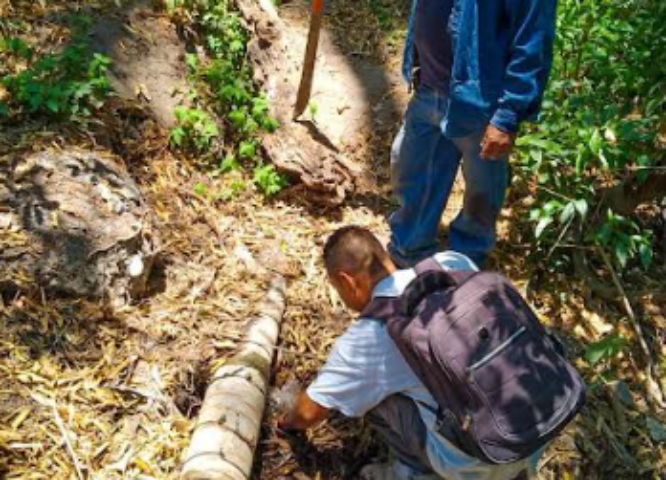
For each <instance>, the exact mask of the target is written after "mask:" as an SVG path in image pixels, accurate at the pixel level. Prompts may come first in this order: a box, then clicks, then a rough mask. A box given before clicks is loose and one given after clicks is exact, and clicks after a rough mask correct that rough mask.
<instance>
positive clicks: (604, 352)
mask: <svg viewBox="0 0 666 480" xmlns="http://www.w3.org/2000/svg"><path fill="white" fill-rule="evenodd" d="M625 345H626V340H625V339H624V338H622V337H621V336H620V335H618V334H611V335H608V336H606V337H605V338H603V339H601V340H599V341H598V342H594V343H591V344H589V345H588V346H587V348H586V349H585V353H584V358H585V361H586V362H587V363H588V364H589V365H590V366H591V367H601V369H599V370H598V373H597V374H596V375H595V380H594V382H593V385H592V386H593V387H596V386H598V385H600V384H603V383H606V382H609V381H612V380H613V379H614V373H613V370H612V368H611V362H612V360H613V359H615V358H616V357H617V356H618V355H619V354H620V352H621V351H622V349H623V348H624V347H625Z"/></svg>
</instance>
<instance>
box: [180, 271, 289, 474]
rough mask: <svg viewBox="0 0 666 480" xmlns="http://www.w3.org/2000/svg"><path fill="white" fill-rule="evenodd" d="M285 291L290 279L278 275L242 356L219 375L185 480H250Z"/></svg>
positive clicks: (189, 456)
mask: <svg viewBox="0 0 666 480" xmlns="http://www.w3.org/2000/svg"><path fill="white" fill-rule="evenodd" d="M284 290H285V280H284V277H282V276H281V275H276V276H275V277H274V279H273V281H272V284H271V286H270V289H269V291H268V293H267V294H266V297H265V299H264V302H263V303H262V305H261V306H260V308H259V313H258V315H257V317H256V318H255V319H254V321H253V322H252V323H251V325H250V327H249V329H248V331H247V333H246V335H245V338H244V341H243V342H242V343H241V345H240V346H239V348H238V352H237V353H236V355H235V356H234V357H233V358H232V359H231V360H230V361H228V362H227V363H226V364H225V365H223V366H222V367H220V368H219V369H218V370H217V371H216V372H215V374H214V375H213V378H212V379H211V382H210V385H209V386H208V389H207V391H206V396H205V398H204V401H203V404H202V406H201V411H200V413H199V418H198V420H197V425H196V427H195V430H194V434H193V435H192V441H191V443H190V447H189V448H188V450H187V452H186V453H185V460H184V463H183V470H182V477H181V478H183V480H246V479H248V478H249V477H250V472H251V470H252V462H253V457H254V450H255V448H256V445H257V440H258V437H259V430H260V427H261V419H262V417H263V413H264V407H265V405H266V392H267V390H268V384H269V376H270V366H271V363H272V360H273V351H274V350H275V343H276V342H277V337H278V331H279V325H280V322H281V319H282V314H283V313H284V308H285V300H284Z"/></svg>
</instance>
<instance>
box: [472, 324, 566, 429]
mask: <svg viewBox="0 0 666 480" xmlns="http://www.w3.org/2000/svg"><path fill="white" fill-rule="evenodd" d="M467 372H468V378H469V387H470V389H472V390H473V391H474V394H473V396H475V397H477V398H480V399H481V400H482V403H483V404H484V410H485V411H486V416H489V417H490V418H487V419H486V420H485V421H492V422H494V424H495V425H496V428H497V430H498V431H499V432H500V433H501V434H502V436H503V437H504V438H506V439H514V440H518V441H524V442H530V441H531V440H532V439H535V438H539V437H541V436H543V435H545V434H547V433H548V431H549V430H551V429H552V427H553V426H556V425H558V424H559V420H560V416H561V413H562V412H565V411H567V407H568V404H569V400H570V387H571V386H572V385H566V384H565V382H566V381H567V379H570V372H569V371H568V365H567V364H566V362H564V361H563V360H562V358H561V357H560V356H559V355H557V354H556V353H555V351H554V350H553V349H552V348H551V347H550V346H549V344H548V343H546V342H545V341H544V337H543V335H542V334H541V333H540V332H534V331H533V330H532V329H530V328H529V327H528V326H526V325H523V326H521V327H520V328H519V329H517V330H516V331H515V332H514V333H513V334H511V335H510V336H509V337H508V338H507V339H506V340H505V341H504V342H502V343H501V344H500V346H499V347H497V348H495V349H494V350H492V351H491V352H489V354H487V355H485V356H484V357H483V358H482V359H480V360H478V361H476V362H475V363H473V364H472V365H470V366H469V367H468V369H467Z"/></svg>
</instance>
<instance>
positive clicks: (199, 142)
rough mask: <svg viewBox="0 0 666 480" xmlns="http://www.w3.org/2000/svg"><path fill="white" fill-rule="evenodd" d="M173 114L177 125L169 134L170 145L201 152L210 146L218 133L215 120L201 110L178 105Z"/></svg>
mask: <svg viewBox="0 0 666 480" xmlns="http://www.w3.org/2000/svg"><path fill="white" fill-rule="evenodd" d="M175 115H176V121H177V126H176V127H175V128H174V129H173V130H171V135H170V136H169V141H170V143H171V145H173V146H175V147H178V148H181V149H184V150H191V151H193V152H196V153H201V152H204V151H205V150H206V149H208V148H210V146H211V145H212V143H213V141H214V140H215V139H216V138H217V137H218V136H219V135H220V130H219V128H218V126H217V124H216V123H215V121H214V120H213V119H212V118H211V117H210V115H208V114H207V113H206V112H204V111H203V110H199V109H196V108H186V107H182V106H179V107H176V110H175Z"/></svg>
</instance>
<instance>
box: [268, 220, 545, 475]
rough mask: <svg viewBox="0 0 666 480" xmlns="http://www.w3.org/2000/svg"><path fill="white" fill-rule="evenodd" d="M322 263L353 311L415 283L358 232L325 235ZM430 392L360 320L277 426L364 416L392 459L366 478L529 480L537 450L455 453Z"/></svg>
mask: <svg viewBox="0 0 666 480" xmlns="http://www.w3.org/2000/svg"><path fill="white" fill-rule="evenodd" d="M434 259H435V260H436V262H437V263H439V265H441V267H442V268H443V270H445V271H475V270H476V266H475V265H474V263H473V262H472V261H471V260H470V259H468V258H467V257H465V256H464V255H461V254H459V253H455V252H450V251H449V252H442V253H439V254H437V255H435V256H434ZM324 261H325V264H326V269H327V273H328V277H329V280H330V282H331V283H332V284H333V286H334V287H335V289H336V290H337V291H338V293H339V294H340V296H341V297H342V300H343V301H344V303H345V304H346V305H347V306H348V307H349V308H351V309H352V310H354V311H357V312H362V311H363V310H364V309H366V307H367V306H368V305H369V304H370V303H371V302H372V300H373V299H375V298H378V297H382V298H385V297H400V296H401V294H402V293H403V292H404V291H405V289H406V288H407V287H408V285H409V284H410V283H411V282H412V281H413V280H414V279H415V278H416V273H415V271H414V270H412V269H407V270H398V269H397V268H396V266H395V265H394V263H393V262H392V261H391V258H390V256H389V255H388V254H387V252H386V250H385V249H384V248H383V247H382V245H381V244H380V243H379V241H378V240H377V239H376V238H375V236H374V235H373V234H372V233H371V232H369V231H368V230H366V229H364V228H360V227H356V226H349V227H344V228H341V229H340V230H338V231H336V232H335V233H333V235H331V237H330V238H329V239H328V241H327V243H326V246H325V248H324ZM514 337H515V335H514ZM512 341H513V340H512ZM502 348H504V347H502ZM430 391H431V390H429V389H426V388H425V386H424V384H423V383H422V382H421V381H420V380H419V377H418V376H417V375H416V374H415V373H414V369H413V368H411V367H410V365H409V364H408V363H407V361H406V360H405V358H404V355H403V354H402V353H401V351H400V350H399V349H398V347H397V345H396V343H395V342H394V341H393V340H392V338H391V337H390V336H389V333H388V331H387V327H386V324H385V322H383V321H379V320H377V319H375V318H364V317H363V316H361V317H360V318H358V319H357V320H356V321H355V322H353V323H352V324H351V325H350V327H349V328H348V329H347V331H346V332H345V333H344V334H343V335H342V336H341V337H340V338H339V339H338V340H337V341H336V343H335V345H334V346H333V348H332V351H331V353H330V356H329V358H328V360H327V362H326V364H325V365H324V367H323V368H322V370H321V371H320V372H319V374H318V376H317V378H316V379H315V381H314V382H313V383H312V384H311V385H310V386H309V388H308V389H307V390H306V391H304V392H302V393H301V394H300V396H299V398H298V400H297V402H296V405H295V407H294V409H293V410H292V411H291V412H290V413H288V414H287V415H285V417H284V418H282V419H281V420H280V424H279V427H280V428H282V429H285V430H287V429H297V430H302V429H307V428H308V427H311V426H313V425H315V424H317V423H319V422H321V421H323V420H324V419H326V418H327V417H328V416H329V413H330V412H331V411H332V410H337V411H339V412H341V413H342V414H344V415H345V416H348V417H363V416H365V417H366V419H367V420H368V421H369V422H370V424H371V425H372V426H373V427H374V428H375V429H376V430H377V431H378V432H379V433H380V434H381V436H382V437H383V439H384V440H385V441H386V443H387V444H388V446H389V449H390V451H391V454H392V458H394V459H395V460H394V461H393V462H392V463H390V464H386V465H376V464H375V465H368V466H366V467H365V468H364V469H363V470H362V472H361V477H362V478H364V479H372V480H379V479H407V480H412V479H426V478H427V479H436V478H445V479H465V480H511V479H519V478H528V476H529V475H530V473H531V472H533V471H534V469H535V466H536V463H537V461H538V458H539V455H540V453H541V452H542V451H543V449H539V450H538V451H537V453H533V454H532V455H529V456H527V457H524V458H522V459H520V460H517V461H511V462H508V463H502V464H492V463H488V462H486V461H482V460H480V459H478V458H477V457H476V456H473V455H470V454H468V453H465V452H464V451H463V450H462V449H459V448H457V447H456V446H455V445H454V444H453V442H451V441H449V440H448V439H447V438H444V436H442V435H441V434H440V433H438V432H439V430H438V428H437V424H438V422H437V412H438V403H437V402H436V401H435V399H434V397H433V396H432V394H431V393H430Z"/></svg>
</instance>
